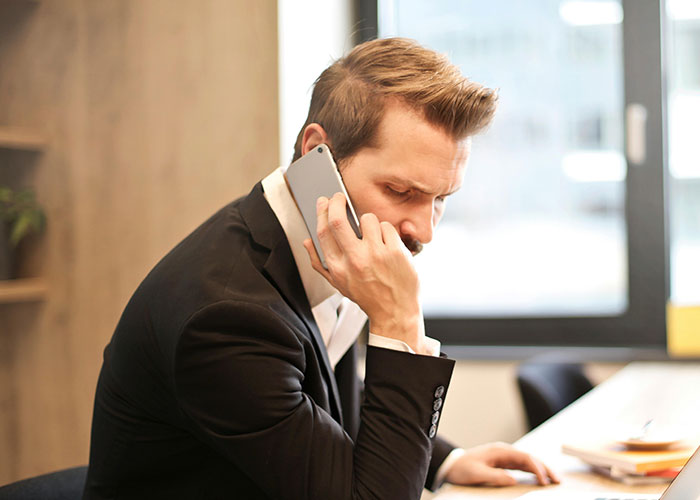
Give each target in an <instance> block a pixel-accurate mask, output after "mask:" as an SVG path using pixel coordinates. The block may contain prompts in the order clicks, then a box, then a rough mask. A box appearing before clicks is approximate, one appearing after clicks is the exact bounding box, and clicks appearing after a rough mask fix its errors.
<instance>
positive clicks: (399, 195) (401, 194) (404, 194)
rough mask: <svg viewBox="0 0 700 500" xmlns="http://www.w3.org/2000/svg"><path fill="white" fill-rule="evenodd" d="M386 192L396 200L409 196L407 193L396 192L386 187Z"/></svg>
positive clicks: (396, 190)
mask: <svg viewBox="0 0 700 500" xmlns="http://www.w3.org/2000/svg"><path fill="white" fill-rule="evenodd" d="M386 190H387V192H388V193H389V194H390V195H392V196H396V197H397V198H399V197H406V196H407V195H408V194H409V192H408V191H400V190H398V189H394V188H392V187H391V186H387V187H386Z"/></svg>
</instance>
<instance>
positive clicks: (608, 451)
mask: <svg viewBox="0 0 700 500" xmlns="http://www.w3.org/2000/svg"><path fill="white" fill-rule="evenodd" d="M694 451H695V447H691V446H688V445H685V444H683V445H680V446H678V447H674V448H671V449H667V450H659V451H632V450H628V449H627V448H626V447H625V445H623V444H620V443H615V442H609V441H608V442H604V443H587V444H565V445H563V446H562V452H564V453H566V454H567V455H573V456H575V457H578V458H580V459H581V460H583V461H584V462H588V463H589V464H591V465H598V466H603V467H616V468H617V469H618V470H619V471H622V472H627V473H630V474H641V473H644V472H649V471H658V470H664V469H670V468H672V467H682V466H683V465H685V463H686V462H687V461H688V459H689V458H690V456H691V455H692V454H693V452H694Z"/></svg>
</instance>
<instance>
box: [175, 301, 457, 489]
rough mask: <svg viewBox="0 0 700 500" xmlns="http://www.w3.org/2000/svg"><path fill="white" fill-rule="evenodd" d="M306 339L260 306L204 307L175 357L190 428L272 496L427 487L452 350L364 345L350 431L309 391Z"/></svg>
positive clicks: (179, 394)
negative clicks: (355, 427)
mask: <svg viewBox="0 0 700 500" xmlns="http://www.w3.org/2000/svg"><path fill="white" fill-rule="evenodd" d="M231 325H235V326H234V327H232V326H231ZM308 349H309V346H308V345H305V343H304V337H303V335H300V334H299V333H298V332H297V333H295V331H294V328H293V327H292V326H291V325H290V324H288V323H286V322H285V321H284V320H283V319H282V318H281V317H280V316H279V315H278V314H275V313H272V312H271V311H269V310H267V309H266V308H264V307H261V306H257V305H253V304H249V303H243V302H231V301H227V302H222V303H218V304H214V305H211V306H208V307H206V308H204V309H203V310H201V311H199V312H198V313H197V314H195V315H194V316H193V317H192V318H190V320H189V321H188V322H187V324H186V325H185V327H184V328H183V331H182V332H181V336H180V341H179V343H178V346H177V350H176V356H175V361H174V366H173V377H174V386H175V391H176V395H177V398H178V402H179V405H180V409H181V413H182V414H183V417H184V418H185V419H186V420H187V422H188V425H189V426H190V427H191V430H192V432H193V433H195V434H196V435H197V436H199V438H200V439H201V440H203V441H204V442H206V443H208V444H209V446H211V447H212V448H214V449H216V450H217V451H218V452H219V453H221V454H222V455H223V456H225V457H227V459H228V460H230V461H231V462H232V463H234V464H235V465H236V467H237V468H239V469H240V470H241V471H243V472H244V473H245V474H246V475H248V477H250V478H251V479H252V480H253V481H254V482H255V483H256V484H258V486H259V487H260V488H261V489H262V490H263V491H265V493H266V494H267V495H268V496H269V497H271V498H279V499H290V500H292V499H295V500H296V499H299V498H333V499H338V500H340V499H366V498H373V499H375V498H381V499H384V498H401V499H418V498H420V495H421V492H422V488H423V485H424V482H425V479H426V475H427V473H428V465H429V462H430V456H431V452H432V443H433V439H431V438H430V437H429V433H430V427H431V415H432V414H433V413H434V410H433V406H434V404H435V400H436V396H435V391H436V388H438V387H443V388H444V390H445V391H446V388H447V386H448V384H449V380H450V377H451V375H452V370H453V367H454V361H452V360H449V359H445V358H433V357H428V356H419V355H413V354H408V353H402V352H396V351H390V350H386V349H380V348H373V347H369V348H368V351H367V361H366V376H365V400H364V403H363V406H362V409H361V421H360V428H359V432H358V436H357V440H356V441H355V442H353V440H352V439H351V438H350V437H349V436H348V435H347V434H346V433H345V431H344V430H343V429H342V427H341V426H340V425H339V424H338V423H337V422H336V421H335V420H334V419H333V418H332V417H331V416H330V415H329V414H328V413H327V412H326V411H324V410H323V409H322V408H321V407H320V406H318V405H317V404H316V402H314V401H313V399H312V398H311V397H310V396H309V395H308V394H307V393H306V392H305V391H304V384H305V374H306V363H307V361H309V360H310V359H311V358H310V357H309V356H308V354H309V352H308ZM442 398H444V395H442ZM232 493H234V492H232Z"/></svg>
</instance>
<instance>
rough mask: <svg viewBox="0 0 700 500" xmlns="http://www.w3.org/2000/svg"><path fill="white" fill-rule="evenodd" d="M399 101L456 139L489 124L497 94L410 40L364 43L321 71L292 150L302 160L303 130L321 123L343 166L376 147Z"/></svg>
mask: <svg viewBox="0 0 700 500" xmlns="http://www.w3.org/2000/svg"><path fill="white" fill-rule="evenodd" d="M390 99H392V100H398V101H399V102H401V103H402V104H405V105H407V106H408V107H409V108H412V109H414V110H415V111H417V112H418V113H419V114H420V115H422V116H423V117H424V118H425V120H426V121H427V122H428V123H430V124H432V125H435V126H437V127H440V128H441V129H443V130H444V131H445V132H446V133H447V134H449V135H450V136H451V137H452V138H453V139H455V140H462V139H465V138H467V137H469V136H471V135H474V134H476V133H478V132H480V131H481V130H483V129H484V128H485V127H487V126H488V125H489V123H490V122H491V119H492V118H493V114H494V112H495V110H496V102H497V100H498V97H497V94H496V92H495V91H494V90H493V89H489V88H487V87H484V86H483V85H480V84H478V83H475V82H472V81H470V80H469V79H468V78H466V77H465V76H463V75H462V73H461V72H460V71H459V68H457V67H456V66H455V65H454V64H452V63H451V62H450V61H449V60H448V59H447V57H445V56H443V55H441V54H438V53H437V52H435V51H433V50H430V49H426V48H425V47H422V46H420V45H419V44H418V43H417V42H415V41H413V40H409V39H406V38H386V39H378V40H372V41H369V42H365V43H363V44H361V45H358V46H357V47H355V48H354V49H353V50H352V51H351V52H350V53H349V54H347V55H346V56H345V57H343V58H341V59H338V60H337V61H335V62H334V63H333V64H332V65H331V66H329V67H328V68H327V69H326V70H324V71H323V73H321V76H319V77H318V79H317V80H316V82H315V83H314V90H313V93H312V95H311V105H310V106H309V115H308V116H307V118H306V123H304V126H303V127H302V129H301V131H300V132H299V135H298V137H297V141H296V144H295V146H294V160H296V159H298V158H300V157H301V143H302V139H303V136H304V130H305V129H306V127H307V126H308V125H309V124H311V123H318V124H319V125H321V126H322V127H323V129H324V130H325V131H326V133H327V134H328V139H329V142H330V143H331V144H329V146H330V147H331V150H332V151H333V155H334V157H335V160H336V162H338V163H339V164H340V163H341V162H342V161H343V160H344V159H346V158H348V157H350V156H352V155H353V154H355V153H356V152H357V151H359V150H360V149H361V148H363V147H366V146H372V145H373V141H374V139H375V136H376V132H377V128H378V126H379V123H380V122H381V119H382V116H383V114H384V106H385V105H386V103H387V101H388V100H390Z"/></svg>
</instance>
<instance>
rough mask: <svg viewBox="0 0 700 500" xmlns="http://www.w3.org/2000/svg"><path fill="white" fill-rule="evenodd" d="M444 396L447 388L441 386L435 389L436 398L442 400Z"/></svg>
mask: <svg viewBox="0 0 700 500" xmlns="http://www.w3.org/2000/svg"><path fill="white" fill-rule="evenodd" d="M443 394H445V386H444V385H439V386H438V387H437V389H435V397H436V398H441V397H442V395H443Z"/></svg>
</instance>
